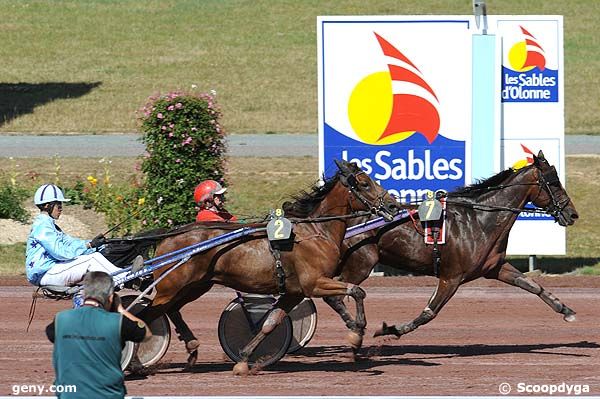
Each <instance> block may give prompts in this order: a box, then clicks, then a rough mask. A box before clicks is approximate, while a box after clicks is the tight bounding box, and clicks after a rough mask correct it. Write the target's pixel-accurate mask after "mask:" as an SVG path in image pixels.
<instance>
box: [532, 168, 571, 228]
mask: <svg viewBox="0 0 600 399" xmlns="http://www.w3.org/2000/svg"><path fill="white" fill-rule="evenodd" d="M537 183H538V185H539V186H540V190H539V191H538V195H537V196H536V198H534V199H533V200H532V202H534V201H535V200H536V199H537V197H539V195H540V193H541V192H542V190H544V191H545V192H546V194H547V195H548V197H550V202H549V203H548V205H546V206H545V207H544V208H541V210H543V211H544V213H547V214H548V215H551V216H552V217H553V218H554V220H558V219H559V217H560V215H561V213H562V211H563V210H564V209H565V208H566V207H567V205H568V204H569V201H570V200H569V198H568V197H567V198H565V199H564V200H563V201H560V200H559V199H558V198H557V197H556V195H554V193H553V192H552V188H551V187H550V186H552V185H556V186H558V185H559V184H560V180H559V179H558V174H557V173H556V168H555V167H554V166H552V167H550V169H549V170H548V171H546V172H542V171H541V170H540V169H539V168H538V182H537Z"/></svg>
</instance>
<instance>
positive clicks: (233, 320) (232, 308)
mask: <svg viewBox="0 0 600 399" xmlns="http://www.w3.org/2000/svg"><path fill="white" fill-rule="evenodd" d="M273 302H275V298H273V297H272V296H264V295H244V296H243V299H240V298H236V299H234V300H233V301H231V302H230V303H229V304H228V305H227V307H226V308H225V310H223V313H221V317H220V319H219V342H220V343H221V347H222V348H223V351H225V353H226V354H227V356H229V358H230V359H231V360H233V361H234V362H235V363H238V362H239V361H241V360H242V357H241V356H240V351H241V350H242V349H243V348H244V347H245V346H246V345H247V344H248V343H249V342H250V340H251V339H252V338H253V337H254V336H255V335H256V333H257V332H258V331H260V328H261V327H262V323H263V321H264V319H265V317H266V315H267V314H268V312H269V311H270V310H271V308H272V305H273ZM292 338H293V332H292V322H291V321H290V318H289V317H285V318H284V319H283V321H282V323H281V324H280V325H279V326H278V327H277V328H276V329H275V330H273V331H272V332H271V333H270V334H269V335H268V336H267V337H266V338H265V340H264V341H263V342H262V343H261V344H260V345H259V346H258V347H257V348H256V350H255V351H254V353H253V354H252V355H251V356H250V358H249V359H248V363H249V365H251V366H253V365H255V364H258V365H260V366H268V365H271V364H273V363H276V362H277V361H279V359H281V358H282V357H283V356H285V354H286V353H287V350H288V348H289V346H290V343H291V342H292Z"/></svg>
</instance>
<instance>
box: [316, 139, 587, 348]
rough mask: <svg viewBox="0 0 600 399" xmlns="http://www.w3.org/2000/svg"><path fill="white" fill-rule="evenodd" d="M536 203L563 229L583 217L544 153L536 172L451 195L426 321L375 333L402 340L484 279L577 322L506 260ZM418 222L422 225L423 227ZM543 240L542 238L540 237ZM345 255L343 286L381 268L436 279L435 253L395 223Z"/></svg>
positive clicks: (407, 226) (336, 302) (350, 243)
mask: <svg viewBox="0 0 600 399" xmlns="http://www.w3.org/2000/svg"><path fill="white" fill-rule="evenodd" d="M528 202H532V203H533V204H534V205H535V206H537V207H539V208H541V210H542V211H544V212H546V213H548V214H550V215H552V216H553V217H554V219H555V221H557V222H558V223H559V224H560V225H561V226H568V225H569V226H570V225H572V224H573V223H574V222H575V221H576V220H577V218H578V214H577V211H576V210H575V206H574V205H573V203H572V202H571V199H570V198H569V196H568V194H567V193H566V191H565V189H564V188H563V186H562V184H561V183H560V181H559V178H558V176H557V174H556V170H555V169H554V167H553V166H550V165H549V164H548V161H546V159H545V158H544V154H543V153H542V152H541V151H540V153H539V154H538V156H537V157H534V162H533V164H532V165H530V166H527V167H525V168H522V169H520V170H513V169H508V170H505V171H503V172H501V173H499V174H497V175H495V176H493V177H491V178H489V179H487V180H485V181H482V182H480V183H478V184H475V185H472V186H468V187H465V188H462V189H460V190H458V191H455V192H452V193H449V194H448V198H447V211H446V222H447V239H446V244H443V245H440V246H439V250H440V256H441V265H440V270H439V281H438V285H437V288H436V290H435V292H434V293H433V295H432V296H431V298H430V300H429V303H428V304H427V306H426V307H425V309H424V310H423V311H422V312H421V314H420V315H419V316H418V317H417V318H416V319H414V320H413V321H411V322H409V323H404V324H401V325H399V326H393V325H392V326H388V325H386V324H385V323H384V324H383V327H382V328H381V329H380V330H378V331H377V332H376V333H375V336H379V335H388V334H389V335H395V336H397V337H400V336H402V335H403V334H406V333H409V332H411V331H413V330H415V329H416V328H417V327H419V326H421V325H423V324H426V323H428V322H429V321H431V320H432V319H433V318H435V317H436V315H437V314H438V313H439V312H440V310H441V309H442V308H443V307H444V305H445V304H446V303H447V302H448V300H450V298H452V296H453V295H454V294H455V292H456V290H457V289H458V287H459V286H460V285H461V284H464V283H466V282H469V281H472V280H475V279H478V278H480V277H485V278H489V279H497V280H500V281H502V282H504V283H507V284H510V285H513V286H516V287H519V288H522V289H524V290H526V291H528V292H531V293H533V294H535V295H537V296H539V297H540V298H541V299H542V301H544V302H545V303H546V304H548V305H549V306H550V307H551V308H552V309H553V310H554V311H556V312H558V313H561V314H563V316H564V320H566V321H573V320H575V312H574V311H573V310H571V309H570V308H569V307H568V306H566V305H565V304H564V303H562V302H561V301H560V300H559V299H558V298H556V297H555V296H554V295H552V294H551V293H549V292H548V291H546V290H545V289H544V288H543V287H541V286H540V285H539V284H537V283H536V282H535V281H533V280H532V279H531V278H529V277H527V276H525V275H524V274H523V273H521V272H520V271H518V270H517V269H516V268H515V267H514V266H512V265H511V264H510V263H509V262H507V260H506V246H507V243H508V233H509V232H510V229H511V228H512V226H513V224H514V223H515V220H516V219H517V216H518V213H519V211H520V210H522V209H523V207H524V206H525V204H527V203H528ZM417 223H418V222H417ZM541 234H542V235H543V232H541ZM345 244H346V246H347V248H348V249H347V251H346V253H345V254H344V257H343V259H342V262H341V265H340V270H339V273H340V276H339V277H338V278H339V280H340V281H345V282H349V283H353V284H360V283H361V282H362V281H363V280H365V279H366V278H367V277H368V276H369V274H370V272H371V269H372V268H373V267H374V266H375V264H376V263H377V262H380V263H382V264H384V265H388V266H391V267H394V268H398V269H402V270H409V271H414V272H417V273H419V274H425V275H435V272H434V265H433V250H432V246H431V245H425V243H424V238H423V236H422V235H421V234H420V233H419V232H418V231H417V229H416V227H415V225H413V223H410V222H408V223H403V224H399V223H397V222H395V223H393V224H389V225H387V226H385V227H383V228H381V229H379V231H377V232H368V233H365V234H362V235H359V236H355V237H353V238H351V239H348V240H346V241H345ZM324 300H325V301H326V302H327V303H328V304H329V305H330V306H331V307H332V308H333V309H334V310H336V312H338V313H339V314H340V316H341V317H342V319H343V320H344V321H345V322H346V324H347V325H348V326H349V327H353V323H354V320H353V319H352V316H351V315H350V314H349V313H348V311H347V309H346V307H345V306H344V303H343V302H342V298H340V297H328V298H324Z"/></svg>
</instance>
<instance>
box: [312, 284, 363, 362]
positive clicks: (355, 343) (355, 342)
mask: <svg viewBox="0 0 600 399" xmlns="http://www.w3.org/2000/svg"><path fill="white" fill-rule="evenodd" d="M346 295H347V296H350V297H352V298H353V299H354V302H356V317H355V319H354V320H352V315H350V313H349V312H348V310H347V309H346V306H345V305H344V303H343V301H342V298H343V297H344V296H346ZM311 296H317V297H319V296H320V297H323V298H324V300H325V302H327V303H328V304H329V301H331V304H330V306H332V307H333V306H337V307H338V309H339V310H340V311H341V312H342V313H340V312H338V313H339V314H340V316H342V319H343V320H344V321H345V322H346V325H347V326H348V328H350V330H351V331H350V333H349V334H348V341H349V342H350V346H351V347H352V352H353V354H354V355H356V354H357V353H358V351H359V349H360V348H361V347H362V342H363V337H364V335H365V327H366V326H367V318H366V315H365V305H364V299H365V297H366V296H367V294H366V292H365V291H364V290H363V289H362V288H360V287H359V286H358V285H354V284H348V283H345V282H342V281H336V280H333V279H330V278H326V277H323V278H320V279H318V280H317V282H316V285H315V288H314V289H313V291H312V295H311ZM329 298H331V299H329ZM336 298H337V299H336ZM338 309H336V308H334V310H336V311H338Z"/></svg>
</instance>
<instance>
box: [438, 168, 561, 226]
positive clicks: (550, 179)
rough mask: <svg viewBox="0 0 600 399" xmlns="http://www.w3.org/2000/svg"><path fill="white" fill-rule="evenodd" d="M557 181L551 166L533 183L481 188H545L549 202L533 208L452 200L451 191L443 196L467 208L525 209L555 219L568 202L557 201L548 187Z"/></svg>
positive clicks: (485, 210)
mask: <svg viewBox="0 0 600 399" xmlns="http://www.w3.org/2000/svg"><path fill="white" fill-rule="evenodd" d="M557 181H558V176H556V170H555V169H554V168H552V171H551V172H550V173H549V176H545V175H544V174H543V173H541V171H540V174H539V177H538V181H537V182H535V183H513V184H499V185H497V186H490V187H485V188H481V191H484V192H489V191H495V190H503V189H505V188H509V187H515V186H538V187H539V188H540V191H541V190H542V189H545V191H546V193H547V194H548V196H549V197H550V199H551V201H552V202H551V204H549V205H548V206H546V207H544V208H540V207H538V206H534V207H533V208H527V209H522V208H512V207H507V206H500V205H485V204H478V203H473V202H468V201H460V200H452V199H450V198H451V197H452V196H453V195H452V194H451V193H450V194H446V195H445V197H446V198H448V199H447V200H446V201H447V203H448V204H454V205H459V206H464V207H468V208H471V209H474V210H480V211H484V212H494V211H506V212H512V213H517V214H518V213H521V212H525V211H527V212H530V211H531V212H537V213H543V214H546V215H550V216H552V217H554V218H555V219H558V216H559V215H560V213H561V212H562V210H563V209H564V208H565V207H566V206H567V204H568V203H569V200H568V199H565V200H564V201H563V204H562V205H561V203H560V202H559V201H557V199H556V196H555V195H554V193H553V192H552V190H551V188H550V185H551V184H552V183H555V182H557ZM539 195H540V192H538V196H539ZM536 198H537V197H536Z"/></svg>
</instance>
